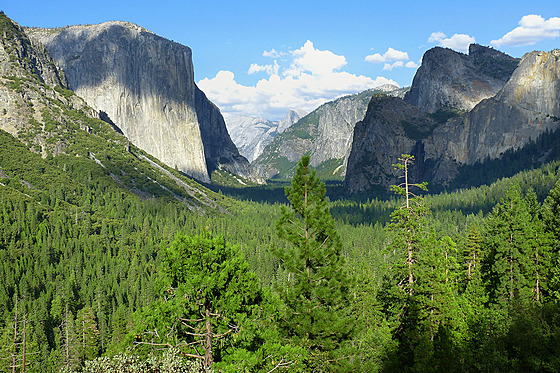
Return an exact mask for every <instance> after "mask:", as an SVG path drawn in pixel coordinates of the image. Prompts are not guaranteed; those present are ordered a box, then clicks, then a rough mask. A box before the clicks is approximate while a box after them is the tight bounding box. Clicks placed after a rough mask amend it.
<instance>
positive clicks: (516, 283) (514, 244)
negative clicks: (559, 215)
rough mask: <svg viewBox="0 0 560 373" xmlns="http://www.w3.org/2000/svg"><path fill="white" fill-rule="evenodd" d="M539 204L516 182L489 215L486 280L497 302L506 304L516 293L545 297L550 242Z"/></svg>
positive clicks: (486, 244)
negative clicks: (541, 217)
mask: <svg viewBox="0 0 560 373" xmlns="http://www.w3.org/2000/svg"><path fill="white" fill-rule="evenodd" d="M536 204H537V203H536V198H535V197H534V196H533V197H531V194H529V196H528V197H524V196H523V195H522V193H521V188H520V186H519V184H514V185H513V186H512V187H511V188H510V189H509V191H508V192H507V193H506V197H505V198H504V199H503V200H502V202H501V203H500V204H498V205H496V206H495V207H494V210H493V211H492V213H491V214H490V215H489V217H488V219H487V222H486V228H485V234H484V245H485V246H486V252H487V257H486V259H485V261H486V265H487V266H488V269H489V270H488V272H487V274H486V280H487V283H488V286H489V290H490V295H491V298H492V299H491V300H493V301H494V302H497V303H501V304H505V303H509V302H510V301H511V300H513V299H514V298H515V297H519V299H520V300H530V299H533V300H536V301H541V300H542V294H541V293H542V288H543V285H544V284H543V281H544V280H545V278H546V275H545V272H546V269H547V267H548V266H549V265H548V263H549V259H548V258H549V256H550V243H549V239H548V237H547V236H546V234H545V232H544V226H543V224H542V222H541V221H540V220H539V218H538V210H537V206H536Z"/></svg>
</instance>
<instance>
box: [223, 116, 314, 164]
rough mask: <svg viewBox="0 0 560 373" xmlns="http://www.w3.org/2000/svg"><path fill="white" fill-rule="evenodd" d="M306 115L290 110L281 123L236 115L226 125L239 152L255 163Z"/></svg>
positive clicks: (227, 120)
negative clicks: (265, 149) (283, 133)
mask: <svg viewBox="0 0 560 373" xmlns="http://www.w3.org/2000/svg"><path fill="white" fill-rule="evenodd" d="M304 115H305V113H304V112H303V111H297V110H289V111H288V113H287V114H286V117H285V118H284V119H282V120H281V121H270V120H268V119H265V118H256V117H248V116H244V115H236V116H232V117H229V118H227V119H226V125H227V128H228V131H229V134H230V136H231V139H232V141H233V142H234V143H235V145H236V146H237V148H238V149H239V152H240V153H241V154H242V155H243V156H244V157H245V158H247V159H248V160H249V162H253V161H254V160H255V159H256V158H257V157H258V156H259V155H261V153H262V152H263V150H264V148H265V147H266V146H267V145H268V144H270V142H271V141H272V140H273V139H274V138H275V137H276V136H278V134H280V133H282V132H284V131H285V130H286V129H288V128H289V127H290V126H291V125H292V124H294V123H295V122H297V121H298V120H299V119H300V118H301V117H303V116H304Z"/></svg>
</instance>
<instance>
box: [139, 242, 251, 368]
mask: <svg viewBox="0 0 560 373" xmlns="http://www.w3.org/2000/svg"><path fill="white" fill-rule="evenodd" d="M164 255H165V258H164V260H163V265H162V267H163V271H164V274H165V277H166V279H165V281H166V282H167V285H166V286H165V287H164V290H163V293H164V294H163V296H162V299H160V300H159V301H158V302H154V303H153V304H152V305H151V306H150V307H148V308H146V309H144V310H143V311H142V312H141V313H140V315H139V316H140V317H141V319H140V320H138V324H140V325H141V327H142V328H144V329H145V330H144V332H143V333H142V334H137V341H136V343H137V344H138V345H144V346H146V345H147V346H149V347H150V346H151V347H157V346H160V347H161V346H164V347H175V348H178V349H180V350H181V351H182V353H183V355H185V356H189V357H192V358H195V359H198V360H199V361H201V362H202V366H203V368H204V370H205V371H211V370H212V369H213V368H214V363H215V362H219V361H221V360H223V359H224V358H225V355H227V354H230V353H232V352H233V351H232V350H234V349H235V347H236V346H235V344H236V343H237V342H239V341H240V340H246V339H247V338H249V337H248V336H246V335H245V325H246V323H248V322H249V320H250V317H251V316H252V315H253V312H255V311H256V310H257V309H258V306H259V304H260V302H261V301H262V292H261V290H260V287H259V284H258V280H257V277H256V275H255V274H254V273H253V272H252V271H251V270H249V266H248V264H247V262H246V261H245V259H244V258H243V256H242V255H241V254H240V253H238V248H237V247H234V246H232V245H230V244H229V243H227V242H226V241H225V239H224V238H223V237H220V236H218V237H212V236H211V234H210V233H208V232H205V233H202V234H200V235H198V236H193V237H191V236H187V235H183V234H178V235H177V236H176V238H175V240H174V241H173V243H172V244H171V245H170V247H169V248H167V249H166V250H165V253H164ZM249 339H250V338H249Z"/></svg>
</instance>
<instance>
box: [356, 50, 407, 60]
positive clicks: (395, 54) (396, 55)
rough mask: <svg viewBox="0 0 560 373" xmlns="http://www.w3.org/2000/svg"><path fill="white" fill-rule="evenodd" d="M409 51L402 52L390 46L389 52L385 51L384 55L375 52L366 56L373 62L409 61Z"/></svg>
mask: <svg viewBox="0 0 560 373" xmlns="http://www.w3.org/2000/svg"><path fill="white" fill-rule="evenodd" d="M408 59H409V58H408V53H406V52H401V51H399V50H396V49H393V48H391V47H389V49H387V52H385V53H384V54H383V55H381V54H379V53H375V54H370V55H369V56H366V61H367V62H372V63H383V62H393V61H408Z"/></svg>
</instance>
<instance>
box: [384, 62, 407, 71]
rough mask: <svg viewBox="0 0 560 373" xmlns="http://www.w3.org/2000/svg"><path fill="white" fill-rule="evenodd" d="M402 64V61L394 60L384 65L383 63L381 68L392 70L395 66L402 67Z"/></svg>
mask: <svg viewBox="0 0 560 373" xmlns="http://www.w3.org/2000/svg"><path fill="white" fill-rule="evenodd" d="M403 66H404V62H403V61H396V62H394V63H392V64H391V63H386V64H385V65H383V70H389V71H391V70H393V69H394V68H395V67H403Z"/></svg>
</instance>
